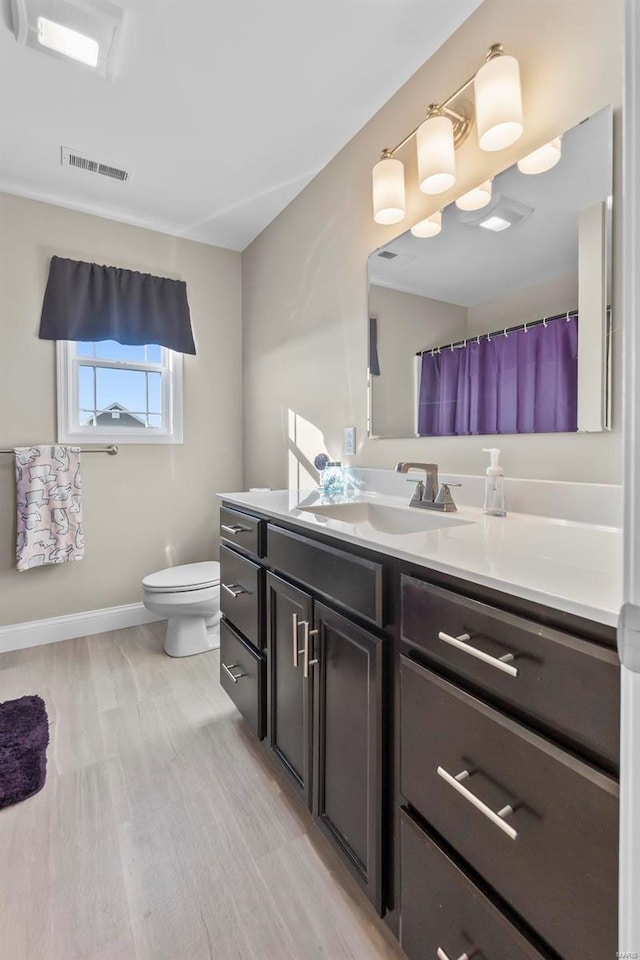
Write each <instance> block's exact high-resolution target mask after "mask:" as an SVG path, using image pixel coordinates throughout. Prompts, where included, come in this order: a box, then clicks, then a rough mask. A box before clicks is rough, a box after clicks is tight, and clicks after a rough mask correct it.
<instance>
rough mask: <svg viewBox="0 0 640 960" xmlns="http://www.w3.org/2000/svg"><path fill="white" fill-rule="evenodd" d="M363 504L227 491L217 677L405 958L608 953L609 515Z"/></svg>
mask: <svg viewBox="0 0 640 960" xmlns="http://www.w3.org/2000/svg"><path fill="white" fill-rule="evenodd" d="M357 499H358V502H356V503H347V504H338V505H332V504H323V503H322V502H320V501H319V499H318V498H314V497H313V496H309V497H304V496H302V495H300V494H298V492H297V491H277V492H273V493H259V494H258V493H255V494H225V495H223V497H222V500H223V505H222V507H221V511H220V531H221V538H222V543H221V548H220V560H221V608H222V612H223V620H222V624H221V682H222V685H223V687H224V688H225V690H226V691H227V693H228V694H229V696H230V697H231V698H232V699H233V701H234V702H235V704H236V706H237V707H238V709H239V710H240V712H241V713H242V714H243V716H244V718H245V719H246V721H247V723H248V725H249V726H250V727H251V729H252V730H253V732H254V733H255V735H256V736H257V737H258V738H259V739H261V740H263V741H264V744H265V748H266V749H267V750H268V751H270V753H271V754H272V756H273V757H274V758H275V760H276V761H277V763H278V764H279V765H280V767H281V769H282V771H283V772H284V774H285V775H286V776H287V777H288V778H289V780H290V782H291V784H292V785H293V787H294V789H296V790H297V791H299V793H300V795H301V797H302V798H303V799H304V802H305V803H306V804H307V806H308V807H309V810H310V813H311V816H312V817H313V819H314V820H315V822H316V824H317V826H318V828H319V829H320V830H321V831H322V832H323V833H324V835H325V836H326V837H327V838H328V840H329V842H330V843H331V844H332V845H333V846H334V848H335V849H336V850H337V852H338V854H339V855H340V856H341V857H342V859H343V861H344V862H345V864H346V865H347V866H348V868H349V869H350V870H351V872H352V873H353V875H354V877H355V878H356V879H357V881H358V882H359V884H360V885H361V887H362V888H363V890H364V891H365V893H366V895H367V896H368V897H369V899H370V900H371V902H372V903H373V905H374V906H375V908H376V910H377V911H378V912H379V913H380V914H381V916H383V917H384V918H385V920H386V922H387V923H388V925H389V926H390V928H391V929H392V930H393V932H394V933H395V935H396V936H397V937H398V939H399V941H400V943H401V945H402V947H403V949H404V951H405V952H406V954H407V955H408V957H409V958H410V960H434V958H439V960H459V958H462V957H474V956H478V957H480V956H481V957H482V958H483V960H521V958H522V960H524V958H526V960H533V958H538V960H540V958H547V960H553V958H556V960H557V958H558V957H561V958H563V960H576V958H578V957H579V958H580V960H604V958H606V957H613V956H615V951H616V922H617V904H616V889H617V859H618V853H617V813H618V782H617V771H618V729H619V717H618V713H619V664H618V658H617V655H616V651H615V627H614V622H615V613H614V611H615V604H616V602H617V598H616V597H614V596H613V594H612V595H611V596H607V590H608V589H609V588H608V586H607V578H606V576H605V575H604V574H603V572H602V571H603V568H604V567H605V566H606V563H607V561H606V555H607V551H608V550H611V549H612V548H613V549H617V547H614V546H613V544H614V541H615V532H614V531H613V530H611V529H610V528H593V530H590V529H589V528H588V526H587V525H586V524H571V523H567V522H562V523H559V522H558V521H553V520H549V519H545V518H542V517H526V516H523V515H520V516H517V515H513V516H510V517H508V518H507V519H506V521H505V520H504V519H502V518H483V517H482V515H481V513H480V512H479V511H473V510H472V509H470V508H469V509H464V508H462V509H461V510H460V512H459V513H454V514H451V515H447V516H437V517H433V516H426V517H419V516H416V515H417V514H422V513H423V512H425V511H417V510H410V509H409V508H408V507H407V505H406V503H407V501H406V500H405V501H401V500H400V499H399V498H397V497H385V496H383V495H380V494H370V495H368V494H362V495H360V496H359V497H358V498H357ZM341 508H343V509H341ZM500 525H502V526H500ZM612 538H613V539H612ZM588 555H590V556H593V557H594V564H592V568H590V566H589V561H587V560H585V557H586V556H588ZM572 557H573V559H572ZM572 564H573V566H572ZM545 576H546V577H547V582H546V583H545V582H544V577H545ZM559 580H561V581H562V582H561V583H559V582H558V581H559Z"/></svg>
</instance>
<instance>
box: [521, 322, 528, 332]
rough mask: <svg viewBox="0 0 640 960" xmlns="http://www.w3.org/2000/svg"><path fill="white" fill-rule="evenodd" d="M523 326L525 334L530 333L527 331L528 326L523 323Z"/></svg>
mask: <svg viewBox="0 0 640 960" xmlns="http://www.w3.org/2000/svg"><path fill="white" fill-rule="evenodd" d="M522 326H523V327H524V332H525V333H529V331H528V330H527V325H526V323H523V325H522Z"/></svg>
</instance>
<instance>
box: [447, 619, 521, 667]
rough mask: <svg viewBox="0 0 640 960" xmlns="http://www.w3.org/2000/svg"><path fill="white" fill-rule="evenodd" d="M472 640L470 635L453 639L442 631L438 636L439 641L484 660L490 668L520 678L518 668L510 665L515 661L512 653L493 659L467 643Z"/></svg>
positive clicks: (464, 634)
mask: <svg viewBox="0 0 640 960" xmlns="http://www.w3.org/2000/svg"><path fill="white" fill-rule="evenodd" d="M470 639H471V637H470V635H469V634H468V633H461V634H460V636H459V637H452V636H450V635H449V634H448V633H443V632H442V630H441V631H440V633H439V634H438V640H444V642H445V643H448V644H449V645H450V646H452V647H457V649H458V650H462V651H463V652H464V653H468V654H469V656H470V657H475V658H476V659H477V660H482V662H483V663H488V664H489V666H490V667H495V668H496V670H502V672H503V673H508V674H509V676H510V677H517V676H518V668H517V667H512V666H511V664H510V663H509V661H510V660H513V654H512V653H505V655H504V657H492V656H491V654H489V653H483V652H482V650H478V649H477V647H472V646H471V644H469V643H466V642H465V641H467V640H470Z"/></svg>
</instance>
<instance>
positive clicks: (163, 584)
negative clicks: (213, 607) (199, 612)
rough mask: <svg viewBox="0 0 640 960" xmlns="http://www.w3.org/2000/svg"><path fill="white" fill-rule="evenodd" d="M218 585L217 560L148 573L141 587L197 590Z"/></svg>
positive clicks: (218, 566) (218, 567)
mask: <svg viewBox="0 0 640 960" xmlns="http://www.w3.org/2000/svg"><path fill="white" fill-rule="evenodd" d="M217 583H220V564H219V563H218V561H217V560H205V561H204V562H202V563H185V564H183V565H182V566H180V567H167V568H166V569H165V570H158V572H157V573H150V574H149V575H148V576H147V577H145V578H144V580H143V581H142V586H143V587H148V588H149V589H151V590H166V591H167V592H169V591H172V590H180V591H183V590H199V589H201V588H203V587H213V586H215V585H216V584H217Z"/></svg>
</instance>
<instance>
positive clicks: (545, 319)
mask: <svg viewBox="0 0 640 960" xmlns="http://www.w3.org/2000/svg"><path fill="white" fill-rule="evenodd" d="M542 326H543V327H544V328H545V330H546V329H547V318H546V317H543V318H542Z"/></svg>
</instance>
